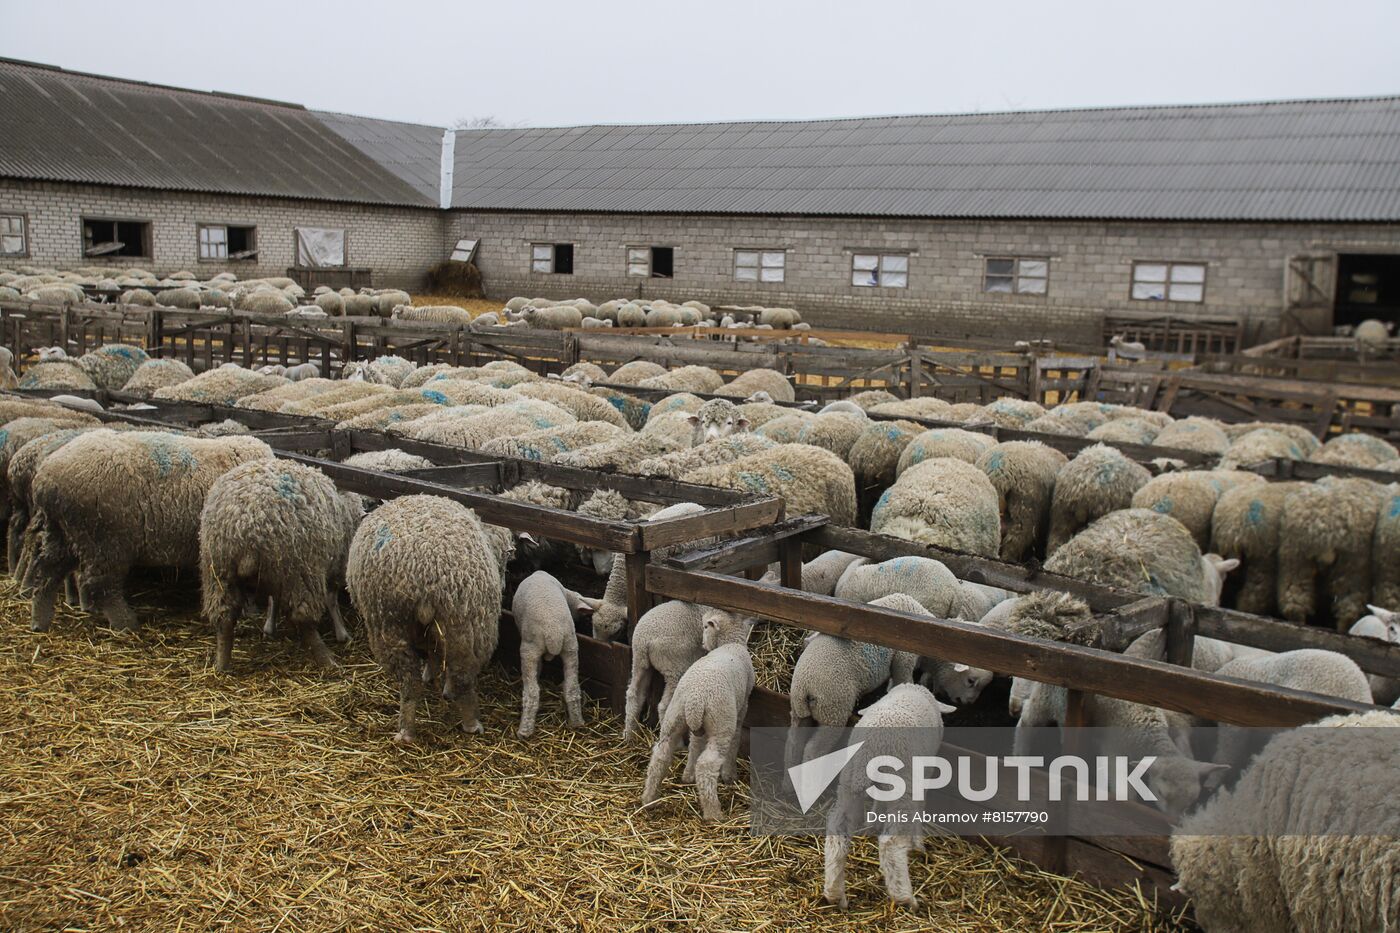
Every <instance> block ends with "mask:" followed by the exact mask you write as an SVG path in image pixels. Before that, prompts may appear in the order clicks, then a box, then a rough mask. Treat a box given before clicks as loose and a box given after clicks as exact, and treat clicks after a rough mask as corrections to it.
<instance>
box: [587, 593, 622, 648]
mask: <svg viewBox="0 0 1400 933" xmlns="http://www.w3.org/2000/svg"><path fill="white" fill-rule="evenodd" d="M626 625H627V604H626V603H625V602H624V603H614V602H608V601H607V600H604V601H603V603H602V604H601V605H599V606H598V608H597V609H595V610H593V637H594V638H596V639H598V640H599V641H612V640H613V639H614V638H616V637H617V633H618V632H620V631H622V630H623V628H625V627H626Z"/></svg>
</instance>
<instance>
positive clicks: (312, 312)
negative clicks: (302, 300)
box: [287, 305, 330, 320]
mask: <svg viewBox="0 0 1400 933" xmlns="http://www.w3.org/2000/svg"><path fill="white" fill-rule="evenodd" d="M329 316H330V315H328V314H326V312H324V311H322V310H321V309H320V308H318V307H316V306H315V305H299V306H297V307H295V308H293V309H292V310H290V311H288V312H287V317H296V318H311V319H317V320H319V319H322V318H327V317H329Z"/></svg>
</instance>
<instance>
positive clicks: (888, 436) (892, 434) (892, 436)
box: [885, 425, 904, 441]
mask: <svg viewBox="0 0 1400 933" xmlns="http://www.w3.org/2000/svg"><path fill="white" fill-rule="evenodd" d="M903 433H904V432H903V431H901V430H900V429H899V428H898V427H895V426H893V425H891V426H890V427H888V428H885V440H887V441H897V440H899V438H900V436H901V435H902V434H903Z"/></svg>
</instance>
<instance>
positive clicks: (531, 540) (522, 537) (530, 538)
mask: <svg viewBox="0 0 1400 933" xmlns="http://www.w3.org/2000/svg"><path fill="white" fill-rule="evenodd" d="M515 540H517V541H523V542H524V543H526V544H533V545H538V544H539V543H540V542H539V539H537V538H536V537H535V536H534V535H532V534H530V532H528V531H522V532H519V533H518V534H517V535H516V536H515Z"/></svg>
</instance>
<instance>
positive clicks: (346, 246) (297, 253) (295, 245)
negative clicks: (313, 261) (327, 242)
mask: <svg viewBox="0 0 1400 933" xmlns="http://www.w3.org/2000/svg"><path fill="white" fill-rule="evenodd" d="M301 230H339V231H340V260H341V262H340V265H338V266H302V265H300V259H301V237H300V235H299V233H298V231H301ZM292 268H294V269H349V268H350V228H349V227H315V226H312V225H311V224H293V225H292Z"/></svg>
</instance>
